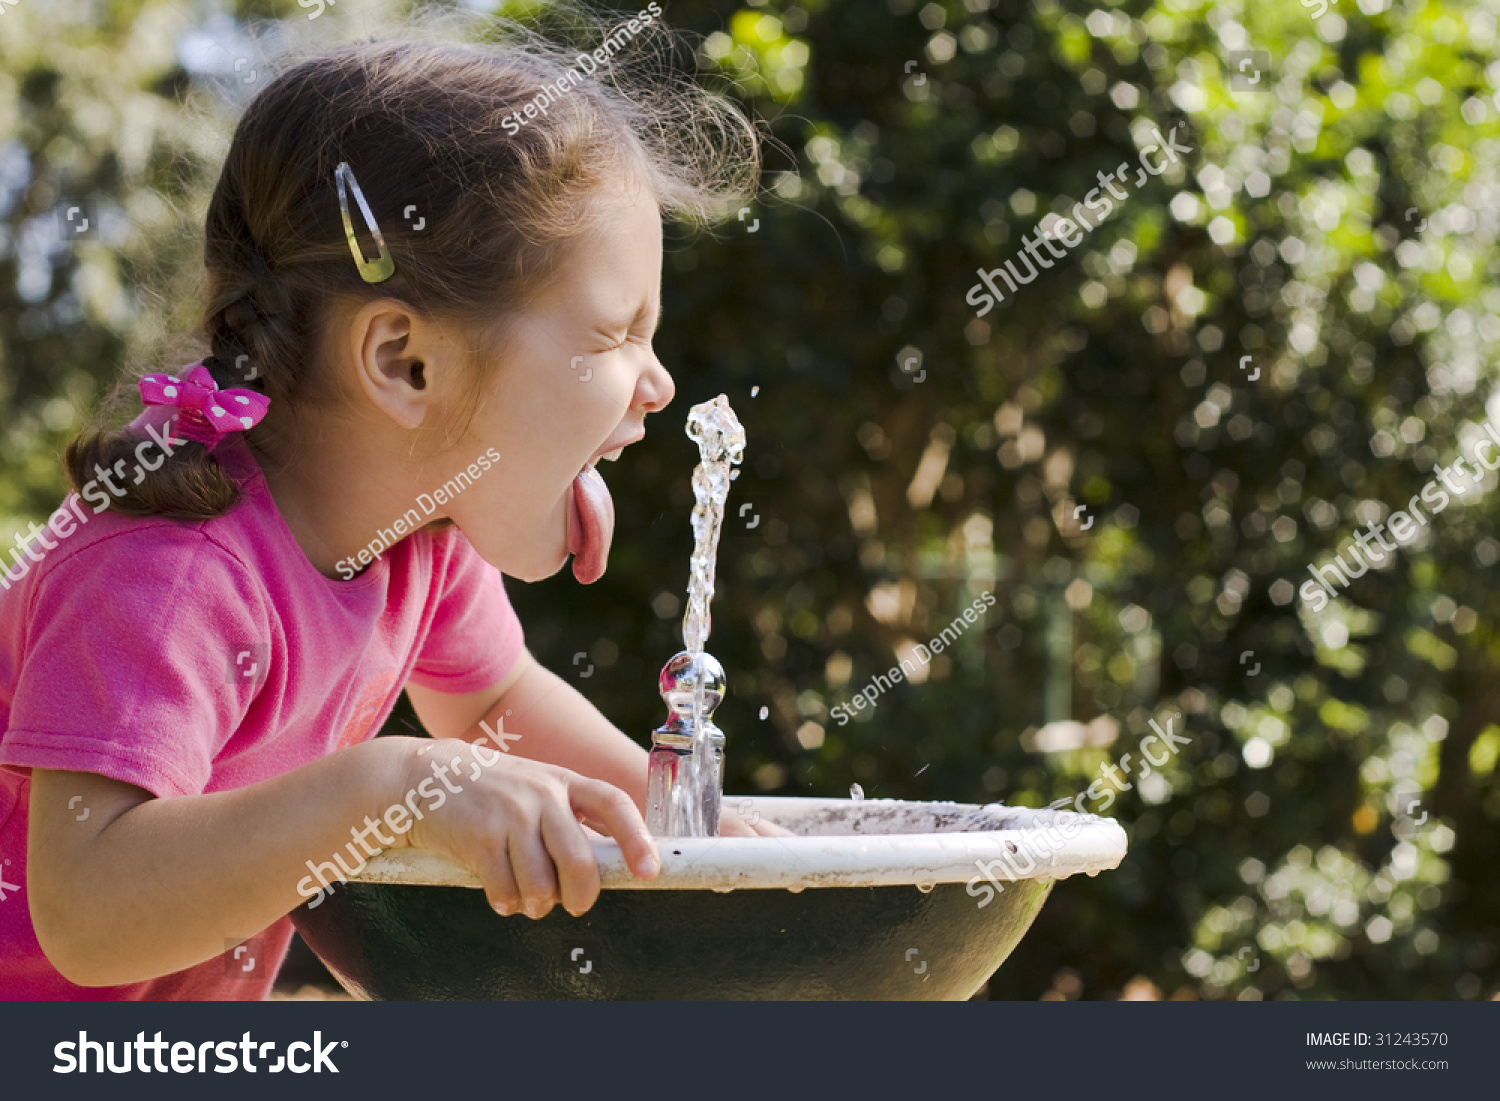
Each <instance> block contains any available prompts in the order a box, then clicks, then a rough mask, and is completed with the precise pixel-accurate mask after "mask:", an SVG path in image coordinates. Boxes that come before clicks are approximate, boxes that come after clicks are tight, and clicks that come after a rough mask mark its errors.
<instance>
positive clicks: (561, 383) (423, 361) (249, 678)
mask: <svg viewBox="0 0 1500 1101" xmlns="http://www.w3.org/2000/svg"><path fill="white" fill-rule="evenodd" d="M579 60H580V61H581V60H582V59H581V58H580V59H579ZM606 60H608V58H606ZM507 118H510V119H512V121H515V120H522V119H524V125H522V124H520V123H519V122H517V123H516V125H513V126H506V125H505V120H506V119H507ZM755 141H756V138H755V134H754V131H753V130H752V129H751V128H750V126H749V124H748V123H747V122H746V121H745V120H744V118H743V117H742V116H741V115H739V114H738V113H737V112H736V111H735V110H734V109H733V108H732V107H728V106H725V105H723V104H721V103H719V102H718V101H716V100H713V99H712V98H710V97H708V96H707V95H706V94H704V93H699V92H693V91H691V90H684V89H682V88H675V87H674V88H663V89H659V90H658V92H657V93H656V94H654V95H648V96H635V97H627V96H626V95H624V94H622V93H621V92H619V91H618V90H616V89H615V88H614V87H613V86H606V85H604V84H601V83H599V82H598V80H596V79H587V78H581V77H579V76H578V75H576V74H572V73H571V71H570V67H569V64H568V62H567V61H566V60H559V59H558V58H557V56H556V54H555V53H553V52H548V51H546V50H543V49H538V48H527V49H517V48H509V49H505V48H484V49H480V48H470V47H457V46H430V45H415V44H411V43H396V44H389V43H387V44H365V45H360V46H357V47H350V48H345V49H342V50H340V51H338V52H335V53H333V54H331V55H329V56H325V57H320V58H318V59H316V60H314V61H310V62H307V63H305V64H302V65H300V66H298V67H296V68H294V69H292V70H291V71H289V72H287V73H286V74H285V75H283V76H282V77H280V78H279V79H277V80H276V81H275V82H274V83H272V84H271V85H270V86H268V87H267V88H266V89H265V90H264V91H263V92H262V93H261V94H260V95H259V96H258V97H257V98H256V99H255V101H254V102H253V104H252V105H251V106H250V108H249V109H248V112H247V113H246V114H245V116H244V117H243V119H242V120H241V122H240V123H239V126H238V128H237V130H236V132H235V136H234V140H233V142H232V144H231V146H230V148H229V152H228V155H227V159H226V162H225V164H224V168H223V171H222V174H221V175H220V177H219V181H218V184H217V186H216V188H215V190H214V193H213V197H212V200H211V203H210V205H209V208H208V215H207V235H206V242H205V249H204V258H205V262H206V265H207V274H208V303H207V310H206V317H207V330H208V335H209V337H210V339H211V341H212V355H211V356H210V357H209V358H208V359H206V360H205V361H204V362H203V364H202V365H195V366H194V367H192V368H180V369H176V370H171V371H168V372H164V373H161V374H157V375H153V376H150V377H148V378H146V379H144V380H142V381H141V383H140V388H139V393H140V395H141V397H142V398H143V399H144V403H145V404H144V411H142V412H140V414H139V415H138V416H137V417H136V419H135V420H134V421H133V422H132V423H131V424H130V425H129V426H128V427H127V428H125V429H123V430H120V431H116V432H106V433H100V434H90V435H85V436H83V437H80V438H79V439H78V440H76V441H74V443H73V444H72V445H71V446H70V447H69V449H68V454H67V460H66V462H67V468H68V472H69V475H70V477H71V479H72V482H73V485H74V488H75V489H76V490H77V492H76V493H75V494H72V495H70V496H69V497H68V499H67V500H66V501H65V502H64V504H63V505H62V506H61V507H60V508H59V509H58V511H57V512H56V513H55V514H54V515H53V516H52V517H51V519H50V520H49V521H48V523H47V525H46V527H44V528H35V527H34V529H33V534H34V535H35V537H36V538H35V540H34V541H33V542H32V543H30V544H29V545H27V546H25V547H24V548H23V547H22V546H21V543H20V541H19V540H18V541H17V544H16V548H15V550H14V551H12V552H11V555H12V561H11V562H10V563H9V566H8V569H7V570H6V572H5V573H4V575H3V578H0V731H3V734H0V766H3V767H0V857H3V858H4V862H3V864H0V899H3V902H0V997H6V998H132V999H137V998H262V997H265V996H266V995H267V993H268V990H269V987H270V984H271V981H272V979H273V977H274V975H275V973H276V970H277V968H278V967H279V966H280V962H281V959H282V958H283V956H284V954H285V951H286V947H287V943H288V941H289V939H290V936H291V926H290V923H289V921H288V920H287V919H286V917H285V915H286V914H287V913H288V912H289V911H290V910H291V909H292V908H293V907H295V906H297V905H298V904H300V903H301V902H303V901H304V900H305V899H306V898H307V897H308V896H309V894H310V891H309V890H308V889H307V881H308V868H309V867H312V866H317V865H320V864H321V865H323V866H324V867H329V866H330V865H329V861H330V859H331V858H333V857H335V856H336V854H342V853H344V852H346V851H347V852H350V853H354V854H356V855H357V854H358V852H359V850H356V849H355V848H354V847H353V845H352V844H351V843H350V841H349V838H350V837H351V835H353V836H354V837H355V838H356V840H360V839H364V840H362V841H361V844H362V845H363V846H364V847H365V848H366V850H370V849H371V847H372V846H373V848H374V849H378V848H381V847H400V846H403V845H410V846H416V847H420V848H425V849H434V850H437V851H439V852H443V853H446V854H448V855H450V856H452V857H454V858H455V859H457V860H459V861H461V862H462V863H464V864H465V865H467V866H468V867H470V868H472V869H474V870H475V871H476V872H477V873H478V875H479V877H480V878H481V879H482V880H483V883H484V889H485V893H486V895H487V897H488V899H489V901H490V904H491V905H492V906H493V907H494V908H495V909H496V910H497V911H498V912H499V913H501V914H512V913H517V912H525V913H527V914H529V915H530V916H532V917H533V918H538V917H541V916H542V915H544V914H546V913H547V912H549V911H550V910H551V908H552V907H553V906H554V904H556V903H558V902H561V903H562V905H563V906H564V907H565V908H566V909H567V910H568V911H569V912H570V913H572V914H575V915H576V914H580V913H582V912H584V911H586V910H587V909H589V907H590V906H592V905H593V903H594V901H595V899H596V898H597V896H598V892H599V878H598V869H597V866H596V864H595V862H594V859H593V854H592V851H591V849H590V846H589V836H590V830H589V829H588V828H587V827H592V828H593V829H595V830H598V831H601V832H602V833H607V834H609V835H611V836H613V837H614V838H615V839H617V840H618V842H619V844H620V845H621V848H622V850H623V853H624V856H625V858H626V860H627V862H628V864H629V866H630V868H631V870H632V871H633V872H634V873H635V874H636V875H638V876H640V877H642V878H650V877H651V876H652V875H654V874H656V872H657V870H658V868H659V863H658V858H657V852H656V846H655V845H654V843H653V842H652V839H651V837H650V836H649V834H648V833H647V831H646V828H645V824H644V821H643V819H642V811H643V808H644V802H645V794H646V753H645V751H644V750H643V749H642V748H641V747H640V746H638V745H637V744H636V743H635V742H634V741H632V740H631V739H630V738H629V737H627V736H626V735H625V734H623V733H622V732H621V731H619V730H618V729H616V728H615V727H614V726H612V725H611V724H610V723H609V722H608V721H607V720H606V719H605V718H604V717H603V716H602V715H600V714H599V712H598V711H597V710H595V709H594V708H593V707H592V706H591V705H590V704H589V703H588V702H587V701H586V700H585V699H584V698H583V697H582V696H581V695H580V694H579V693H578V692H577V691H575V690H574V689H573V688H571V687H569V686H568V685H567V684H566V683H565V682H564V681H563V680H562V679H560V678H559V677H557V676H555V675H554V674H552V673H550V672H548V671H547V670H545V669H543V668H541V667H540V666H539V665H538V664H537V663H536V662H535V661H534V660H533V659H532V658H531V656H530V655H529V654H528V653H527V652H526V650H525V648H524V646H523V644H522V632H521V626H520V624H519V622H518V621H517V619H516V617H515V614H514V613H513V612H512V610H511V607H510V604H509V602H508V601H507V599H506V596H505V590H504V587H503V586H502V584H501V581H500V572H499V571H503V572H504V573H507V574H510V575H512V576H514V577H519V578H522V579H523V580H528V581H529V580H534V579H537V578H542V577H547V576H549V575H551V574H553V573H555V572H556V571H557V570H558V569H559V568H560V566H561V565H562V563H563V562H564V561H565V559H566V558H567V556H568V555H569V554H571V555H572V556H573V572H574V574H575V575H576V576H577V578H578V580H579V581H581V582H583V583H585V584H588V583H590V582H592V581H594V580H596V579H597V578H598V577H599V576H600V575H601V574H602V573H603V572H604V569H605V564H606V559H607V556H608V553H609V546H610V540H611V537H612V533H613V532H612V529H613V518H614V514H613V506H612V504H611V502H610V498H609V492H608V490H607V489H606V488H605V486H604V482H603V480H602V479H601V477H600V475H599V474H598V472H597V471H596V470H595V468H594V464H595V463H596V462H598V460H600V459H610V460H615V459H618V458H619V457H620V452H621V451H622V450H623V449H624V448H626V447H628V446H629V445H630V444H632V443H634V442H636V441H637V440H639V439H640V438H641V437H642V435H643V433H644V427H643V423H644V420H645V417H646V414H648V413H653V412H656V411H658V410H660V409H662V408H663V407H664V406H666V405H667V403H668V402H670V401H671V399H672V394H673V385H672V379H671V377H670V376H669V375H668V374H667V371H666V370H665V369H664V368H663V367H662V365H661V363H659V362H658V361H657V359H656V356H655V354H654V353H653V351H652V348H651V337H652V333H653V331H654V330H655V328H656V325H657V320H658V314H659V310H660V300H659V287H660V281H661V257H662V243H661V217H662V212H663V210H665V211H667V212H669V213H672V214H675V215H678V216H686V217H687V218H689V219H691V220H696V221H706V220H707V219H708V218H709V217H710V216H714V215H720V214H722V213H723V212H725V211H726V210H728V209H733V208H734V207H735V206H736V205H738V203H739V202H740V199H741V196H742V195H744V194H745V193H746V192H747V191H748V189H749V187H750V186H751V185H752V184H753V181H754V178H755V172H756V168H755V164H756V160H755V153H756V149H755ZM584 378H586V379H587V381H586V382H581V381H580V380H581V379H584ZM137 409H138V410H141V409H142V406H137ZM403 689H404V690H405V691H406V692H407V693H408V694H409V695H410V698H411V701H412V703H413V705H414V706H415V708H416V711H417V713H418V715H419V716H420V717H421V720H422V723H423V725H424V726H425V727H426V728H427V730H428V731H429V732H430V733H431V734H432V735H433V736H434V737H435V738H438V739H449V741H439V742H437V743H434V742H432V741H430V740H427V739H419V738H402V737H390V738H379V739H375V738H374V737H373V735H374V734H375V732H376V731H378V730H379V728H380V726H381V724H382V722H383V721H384V719H385V717H386V716H387V715H388V714H389V712H390V710H391V707H392V705H393V704H394V702H395V700H396V698H397V696H398V695H399V694H400V692H401V691H402V690H403ZM487 735H488V737H489V738H490V739H492V740H493V741H494V742H498V743H499V745H498V746H496V747H492V748H487V749H486V748H482V747H481V746H480V745H479V744H477V743H479V742H480V741H483V740H485V738H486V736H487ZM435 744H436V746H437V749H436V751H435V752H432V753H431V754H430V756H429V755H428V751H429V750H430V749H432V748H433V747H434V745H435ZM496 748H498V749H504V750H506V751H507V752H506V755H504V756H501V755H500V754H499V753H497V752H495V749H496ZM440 764H441V766H442V769H443V771H444V774H445V779H444V784H445V786H446V787H447V788H448V790H449V791H453V790H454V789H455V788H457V789H461V790H460V791H459V792H458V793H455V794H452V795H449V796H447V797H446V798H445V799H444V800H443V801H442V802H441V804H438V803H437V801H435V800H428V799H423V800H420V801H419V800H418V799H417V798H416V797H415V795H414V794H413V793H414V792H415V791H416V789H417V788H419V787H421V786H422V785H424V784H430V783H431V782H432V778H433V777H434V776H435V775H436V774H437V772H438V769H439V765H440ZM449 769H451V770H452V771H451V775H452V777H453V778H454V779H461V783H458V784H454V783H452V782H450V781H449V780H448V779H447V778H446V776H447V774H448V770H449ZM427 791H428V789H427V788H423V792H424V795H425V794H426V793H427ZM424 804H425V808H426V811H425V813H424V812H423V809H424ZM397 805H401V806H404V807H406V808H409V813H405V814H397V815H393V814H391V813H390V812H391V810H392V808H394V807H396V806H397ZM723 832H724V833H725V834H739V835H750V834H752V833H756V832H759V833H768V834H769V833H784V832H785V831H782V830H779V829H777V828H776V827H771V826H767V825H757V826H756V827H754V828H753V829H752V827H750V826H749V825H747V824H746V823H745V822H743V821H742V820H739V819H737V818H735V817H734V816H733V815H732V814H731V813H729V812H727V811H726V812H725V825H724V829H723ZM337 859H338V866H339V867H341V868H344V869H345V871H346V872H349V873H350V874H352V870H353V869H352V868H351V864H353V863H354V862H353V861H346V860H345V858H344V857H342V856H337ZM299 884H301V885H302V889H301V890H299ZM252 936H259V937H261V938H262V944H261V951H262V952H263V954H264V962H263V963H262V964H261V965H259V966H257V967H256V968H255V971H254V976H255V977H254V979H253V980H252V981H245V980H244V979H243V978H242V974H243V972H244V970H245V969H244V966H243V965H242V963H241V962H239V960H238V959H236V958H235V957H231V956H230V955H228V952H229V951H230V950H232V949H233V948H234V947H235V946H236V945H238V944H239V943H240V942H242V941H244V940H246V939H247V938H250V937H252ZM244 952H245V950H244V949H241V955H243V954H244ZM267 964H268V966H267Z"/></svg>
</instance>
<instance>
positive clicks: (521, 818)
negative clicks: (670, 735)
mask: <svg viewBox="0 0 1500 1101" xmlns="http://www.w3.org/2000/svg"><path fill="white" fill-rule="evenodd" d="M474 750H475V747H473V746H471V745H469V743H467V742H464V741H460V740H458V739H455V738H442V739H437V740H435V741H434V742H433V743H432V744H430V745H427V746H424V747H423V748H422V749H420V750H418V751H417V752H416V753H414V754H413V755H412V757H411V759H410V761H409V764H408V768H407V778H408V780H409V787H408V791H409V794H408V796H407V804H408V806H411V805H413V804H415V805H416V806H418V807H420V808H421V809H422V811H423V818H422V819H421V820H420V821H416V822H414V823H413V824H412V827H411V829H410V830H409V831H408V832H407V833H406V835H405V836H406V843H407V844H409V845H411V846H413V847H416V848H422V849H432V850H434V851H436V852H441V853H444V854H446V855H448V856H451V857H452V858H453V859H455V860H457V861H458V862H459V863H461V864H463V865H465V866H466V867H469V868H472V869H473V870H474V871H475V872H476V873H477V874H478V876H479V878H480V880H481V881H482V882H483V884H484V893H485V896H486V897H487V898H488V899H489V902H490V905H491V906H492V907H493V908H494V909H495V910H496V912H498V913H501V914H511V913H515V912H516V911H518V910H522V911H524V912H525V913H526V914H527V915H528V916H530V917H532V918H540V917H542V916H544V915H545V914H547V913H548V912H549V911H551V909H552V907H553V906H554V905H555V904H556V903H558V902H561V903H562V905H563V908H564V909H566V910H567V911H568V912H569V913H570V914H572V915H574V916H575V917H576V916H578V915H579V914H582V913H584V912H585V911H586V910H588V909H589V908H590V907H591V906H593V905H594V903H595V901H597V899H598V898H599V866H598V864H597V863H596V862H595V860H594V853H593V850H592V849H591V848H590V847H589V841H588V836H587V835H586V834H585V832H584V825H583V824H586V825H588V826H590V827H592V828H593V829H596V830H598V831H600V832H601V833H604V834H608V835H609V836H611V837H613V838H614V839H615V840H616V841H618V842H619V844H620V849H621V851H622V853H623V854H624V856H625V861H626V863H627V864H628V865H629V867H630V870H631V871H632V872H634V873H635V874H636V875H637V876H639V877H641V878H642V879H650V878H652V877H653V876H655V875H656V874H657V873H658V872H659V871H660V870H661V859H660V856H659V854H658V852H657V849H656V844H655V842H654V841H653V840H652V838H651V835H650V834H649V833H648V832H647V830H646V822H645V819H643V818H642V817H641V812H640V810H639V809H638V808H637V807H636V805H635V803H634V802H632V801H631V799H630V796H628V795H626V794H625V792H623V791H621V790H620V789H619V788H617V787H615V786H614V785H612V784H607V783H605V782H604V781H603V780H593V779H590V778H588V777H586V776H580V775H579V774H578V773H576V772H573V771H571V770H570V769H566V768H562V767H560V766H558V765H549V764H544V763H542V762H539V761H530V760H527V759H526V758H524V757H515V756H511V755H509V754H505V755H501V754H498V753H496V752H495V751H494V750H493V749H487V748H484V747H481V748H480V753H479V755H478V756H476V754H475V751H474ZM496 758H498V760H497V759H496ZM486 761H488V762H489V763H488V764H486V763H485V762H486ZM450 777H451V779H450ZM455 788H456V789H458V790H456V791H455V790H454V789H455ZM419 789H420V793H419ZM440 795H442V796H445V797H446V798H441V799H440V798H439V796H440ZM419 799H424V800H426V802H425V803H421V802H418V800H419ZM429 808H430V809H429Z"/></svg>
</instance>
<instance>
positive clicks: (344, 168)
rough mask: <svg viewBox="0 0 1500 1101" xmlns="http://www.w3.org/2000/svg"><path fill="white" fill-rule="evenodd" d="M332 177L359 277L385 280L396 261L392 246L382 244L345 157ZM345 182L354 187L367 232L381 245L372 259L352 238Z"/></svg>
mask: <svg viewBox="0 0 1500 1101" xmlns="http://www.w3.org/2000/svg"><path fill="white" fill-rule="evenodd" d="M333 181H334V183H335V184H336V185H337V186H338V189H339V210H340V212H341V213H342V214H343V215H344V235H345V236H346V237H348V238H349V251H350V252H352V253H354V262H355V263H356V264H357V265H359V275H360V278H361V279H363V280H364V281H365V282H366V283H384V282H385V281H386V280H387V279H389V278H390V277H391V276H393V275H395V274H396V261H395V260H394V259H393V258H392V256H391V250H390V249H388V248H386V247H385V237H383V236H382V235H381V232H380V227H379V226H377V225H376V224H375V215H373V214H371V213H370V204H369V203H367V202H365V193H364V192H363V191H361V190H360V189H359V182H358V181H357V180H355V178H354V172H353V171H352V170H351V169H350V168H349V163H348V162H347V161H344V162H341V163H340V164H339V166H338V167H337V168H335V169H334V170H333ZM345 183H347V184H348V185H349V187H350V188H351V189H352V190H353V191H354V201H355V202H357V203H359V209H360V213H361V214H363V215H364V216H365V224H366V225H367V226H368V227H369V229H370V236H372V237H374V238H375V243H376V244H377V245H378V246H380V255H379V256H378V257H377V258H376V259H374V260H366V259H365V256H364V253H362V252H361V251H360V248H359V241H358V240H356V239H355V236H354V219H353V218H351V217H350V216H349V194H348V192H347V191H345V190H344V185H345Z"/></svg>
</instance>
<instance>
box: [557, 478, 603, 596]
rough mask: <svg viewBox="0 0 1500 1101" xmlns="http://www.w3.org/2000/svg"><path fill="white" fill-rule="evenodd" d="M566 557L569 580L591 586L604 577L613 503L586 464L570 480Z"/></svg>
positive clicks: (601, 483) (599, 480)
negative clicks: (570, 573) (569, 564)
mask: <svg viewBox="0 0 1500 1101" xmlns="http://www.w3.org/2000/svg"><path fill="white" fill-rule="evenodd" d="M568 514H569V515H568V521H567V528H568V530H567V541H568V553H569V554H571V555H572V556H573V576H574V577H576V578H578V580H579V582H580V583H581V584H584V585H592V584H593V583H594V582H595V581H598V580H599V578H601V577H603V576H604V567H605V565H606V563H607V562H608V561H609V542H610V540H611V539H613V538H614V534H615V503H614V501H613V500H611V499H610V496H609V487H608V486H606V485H605V484H604V479H603V478H601V477H600V476H599V472H598V471H597V470H595V469H594V465H593V464H592V463H588V464H586V465H585V466H584V468H583V469H582V470H580V471H579V472H578V476H577V477H576V478H574V479H573V507H572V508H570V509H569V510H568Z"/></svg>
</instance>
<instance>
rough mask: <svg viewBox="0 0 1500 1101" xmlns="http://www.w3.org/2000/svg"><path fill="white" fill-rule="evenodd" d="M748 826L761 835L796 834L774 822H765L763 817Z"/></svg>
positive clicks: (782, 835)
mask: <svg viewBox="0 0 1500 1101" xmlns="http://www.w3.org/2000/svg"><path fill="white" fill-rule="evenodd" d="M750 828H751V829H752V830H754V831H755V832H756V833H757V834H759V835H760V836H762V837H796V836H797V835H796V834H794V833H793V832H792V831H791V830H789V829H784V828H783V827H781V826H778V825H777V824H776V823H775V822H767V821H766V820H765V819H764V818H762V819H761V820H760V821H759V822H757V823H755V825H753V826H751V827H750Z"/></svg>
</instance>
